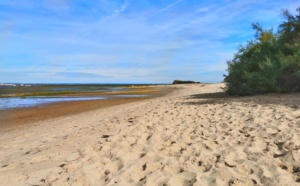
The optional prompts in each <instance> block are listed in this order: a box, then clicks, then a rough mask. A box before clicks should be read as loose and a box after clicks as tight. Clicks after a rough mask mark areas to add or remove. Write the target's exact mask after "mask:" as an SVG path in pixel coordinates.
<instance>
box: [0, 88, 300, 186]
mask: <svg viewBox="0 0 300 186" xmlns="http://www.w3.org/2000/svg"><path fill="white" fill-rule="evenodd" d="M223 86H224V84H209V85H178V86H177V85H176V86H174V88H176V90H175V91H173V92H172V93H170V94H168V95H166V96H163V97H156V98H153V99H148V100H143V101H137V102H133V103H127V104H122V105H118V106H112V107H107V108H104V109H98V110H92V111H88V112H82V113H79V114H75V115H70V116H64V117H60V118H56V119H51V120H47V121H43V122H41V123H36V124H35V125H32V126H31V127H28V128H23V129H21V130H11V131H5V132H4V131H1V135H0V152H1V156H0V185H25V184H27V185H116V186H117V185H119V186H123V185H146V186H152V185H184V186H188V185H207V186H208V185H249V186H252V185H253V186H256V185H290V186H294V185H295V186H296V185H299V182H300V172H299V170H300V148H299V147H300V146H299V144H300V136H299V134H300V108H299V106H298V105H300V93H295V94H275V95H259V96H249V97H228V96H225V95H224V94H223V90H222V87H223ZM172 87H173V86H172Z"/></svg>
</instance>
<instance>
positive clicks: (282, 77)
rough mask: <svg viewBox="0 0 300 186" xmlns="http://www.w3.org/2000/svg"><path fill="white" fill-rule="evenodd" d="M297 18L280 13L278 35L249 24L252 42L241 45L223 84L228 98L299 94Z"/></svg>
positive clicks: (299, 26) (299, 18)
mask: <svg viewBox="0 0 300 186" xmlns="http://www.w3.org/2000/svg"><path fill="white" fill-rule="evenodd" d="M297 12H298V14H299V15H296V16H293V15H291V14H290V13H289V12H288V11H284V12H283V13H284V16H285V18H286V21H285V22H284V23H282V24H281V25H280V26H279V29H278V32H277V33H274V32H273V31H272V30H264V29H262V28H261V26H260V25H259V24H253V28H254V29H255V30H256V39H255V40H253V41H249V42H248V44H247V45H246V46H241V47H240V48H239V50H238V52H237V53H236V54H235V56H234V58H233V59H232V60H231V61H228V62H227V64H228V75H225V79H224V82H225V83H226V85H227V88H226V90H227V92H228V93H229V94H232V95H253V94H261V93H268V92H295V91H300V8H298V9H297Z"/></svg>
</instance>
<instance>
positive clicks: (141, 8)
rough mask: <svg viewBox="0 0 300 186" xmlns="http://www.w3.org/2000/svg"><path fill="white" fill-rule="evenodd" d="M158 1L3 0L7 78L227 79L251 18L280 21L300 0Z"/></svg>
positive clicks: (2, 59) (0, 59)
mask: <svg viewBox="0 0 300 186" xmlns="http://www.w3.org/2000/svg"><path fill="white" fill-rule="evenodd" d="M25 2H26V3H25ZM154 2H155V1H135V0H128V1H126V0H125V1H123V0H122V1H121V0H119V1H109V0H100V1H96V0H91V1H83V0H78V1H70V0H64V1H58V0H49V1H34V0H28V1H21V0H12V1H1V2H0V28H1V31H0V43H1V44H0V49H1V50H0V73H2V72H3V74H2V75H0V78H1V80H2V81H14V82H16V81H17V80H18V78H17V77H16V76H15V75H13V74H16V73H17V74H19V76H22V74H26V77H27V78H22V79H20V78H19V81H31V82H32V81H37V80H39V81H57V82H68V81H75V80H76V81H80V82H121V81H123V82H136V81H140V82H142V81H144V82H164V83H167V82H171V81H172V80H173V79H178V78H182V79H192V80H196V81H203V80H205V81H210V82H216V81H222V80H223V74H224V73H226V61H227V60H230V59H231V58H232V56H233V54H234V52H235V51H236V49H237V47H238V45H239V44H243V43H245V42H246V41H247V40H249V39H250V38H253V34H254V32H253V31H252V28H251V23H252V22H261V23H262V25H263V26H266V27H272V26H276V25H277V24H278V23H279V22H280V21H282V16H281V15H280V13H281V9H283V8H289V9H296V4H298V3H296V1H295V0H287V1H285V4H284V5H282V2H281V1H279V0H276V1H272V2H270V1H267V0H262V1H251V0H237V1H213V2H210V1H209V2H204V1H198V0H188V1H187V0H177V1H174V0H172V1H171V0H168V1H164V2H168V3H166V4H159V3H158V2H156V3H154ZM18 3H20V4H18ZM9 74H11V75H9ZM75 76H77V77H78V78H74V77H75ZM83 76H84V77H83ZM37 77H39V78H37ZM105 77H109V78H105ZM137 77H139V78H137ZM74 79H75V80H74Z"/></svg>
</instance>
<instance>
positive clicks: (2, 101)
mask: <svg viewBox="0 0 300 186" xmlns="http://www.w3.org/2000/svg"><path fill="white" fill-rule="evenodd" d="M147 96H149V95H137V94H135V95H113V96H109V97H107V96H97V97H51V96H32V97H25V98H20V97H10V98H0V110H7V109H14V108H26V107H34V106H39V105H43V104H48V103H56V102H67V101H88V100H105V99H110V98H138V97H147Z"/></svg>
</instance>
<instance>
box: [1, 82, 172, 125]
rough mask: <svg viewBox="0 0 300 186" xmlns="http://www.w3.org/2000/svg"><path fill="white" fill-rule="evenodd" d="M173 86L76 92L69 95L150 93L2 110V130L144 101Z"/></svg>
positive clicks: (164, 92)
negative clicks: (135, 96) (120, 90)
mask: <svg viewBox="0 0 300 186" xmlns="http://www.w3.org/2000/svg"><path fill="white" fill-rule="evenodd" d="M171 91H172V89H171V88H165V87H156V86H151V87H149V86H146V87H144V86H136V87H132V88H130V89H129V90H128V91H122V92H100V93H94V92H86V93H82V92H80V93H74V94H70V95H68V96H108V97H109V96H116V95H148V96H147V97H138V98H109V99H107V100H86V101H70V102H56V103H49V104H42V105H39V106H35V107H28V108H18V109H10V110H0V130H14V129H19V128H20V127H28V126H29V125H30V124H34V123H39V122H42V121H45V120H49V119H54V118H59V117H62V116H70V115H75V114H79V113H82V112H87V111H91V110H96V109H101V108H106V107H112V106H116V105H121V104H126V103H131V102H136V101H142V100H146V99H151V98H153V97H158V96H163V95H165V94H167V93H169V92H171Z"/></svg>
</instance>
